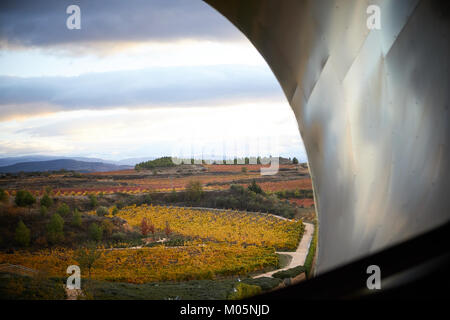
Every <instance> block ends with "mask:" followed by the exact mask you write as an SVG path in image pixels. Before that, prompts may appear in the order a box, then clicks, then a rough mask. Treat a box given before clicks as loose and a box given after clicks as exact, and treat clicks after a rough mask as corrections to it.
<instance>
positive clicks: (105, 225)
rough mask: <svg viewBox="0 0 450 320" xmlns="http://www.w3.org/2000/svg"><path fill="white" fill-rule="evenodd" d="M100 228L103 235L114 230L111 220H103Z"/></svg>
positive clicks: (107, 234)
mask: <svg viewBox="0 0 450 320" xmlns="http://www.w3.org/2000/svg"><path fill="white" fill-rule="evenodd" d="M101 228H102V229H103V232H104V233H105V236H107V237H109V236H111V234H112V232H113V230H114V224H113V223H112V222H111V220H103V221H102V224H101Z"/></svg>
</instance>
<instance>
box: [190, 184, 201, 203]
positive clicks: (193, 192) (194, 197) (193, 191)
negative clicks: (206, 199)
mask: <svg viewBox="0 0 450 320" xmlns="http://www.w3.org/2000/svg"><path fill="white" fill-rule="evenodd" d="M202 196H203V187H202V184H201V182H200V181H194V180H191V181H189V182H188V184H187V186H186V198H187V200H188V201H190V202H198V201H199V200H200V199H201V198H202Z"/></svg>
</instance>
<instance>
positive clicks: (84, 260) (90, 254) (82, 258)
mask: <svg viewBox="0 0 450 320" xmlns="http://www.w3.org/2000/svg"><path fill="white" fill-rule="evenodd" d="M101 256H102V253H101V251H99V250H97V248H96V247H95V244H89V245H88V246H87V247H86V248H80V249H78V250H77V251H76V252H75V257H74V258H75V261H77V262H78V263H79V264H80V267H81V268H83V269H88V273H89V278H91V270H92V268H93V267H94V265H95V263H96V262H97V260H98V259H99V258H100V257H101Z"/></svg>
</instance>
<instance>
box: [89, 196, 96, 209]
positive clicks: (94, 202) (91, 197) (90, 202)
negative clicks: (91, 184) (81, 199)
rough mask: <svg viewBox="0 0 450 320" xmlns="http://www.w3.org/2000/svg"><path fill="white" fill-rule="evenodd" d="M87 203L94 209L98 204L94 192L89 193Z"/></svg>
mask: <svg viewBox="0 0 450 320" xmlns="http://www.w3.org/2000/svg"><path fill="white" fill-rule="evenodd" d="M89 204H90V205H91V208H92V209H94V208H95V207H97V205H98V200H97V197H96V196H95V194H90V195H89Z"/></svg>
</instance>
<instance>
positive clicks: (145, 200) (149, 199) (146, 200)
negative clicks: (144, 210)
mask: <svg viewBox="0 0 450 320" xmlns="http://www.w3.org/2000/svg"><path fill="white" fill-rule="evenodd" d="M142 203H145V204H151V203H152V196H151V195H149V194H146V195H145V196H144V198H143V199H142Z"/></svg>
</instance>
